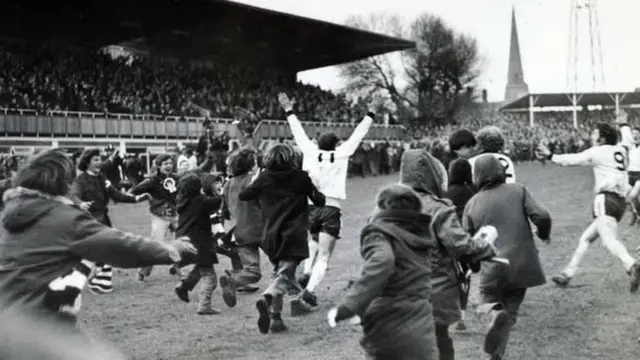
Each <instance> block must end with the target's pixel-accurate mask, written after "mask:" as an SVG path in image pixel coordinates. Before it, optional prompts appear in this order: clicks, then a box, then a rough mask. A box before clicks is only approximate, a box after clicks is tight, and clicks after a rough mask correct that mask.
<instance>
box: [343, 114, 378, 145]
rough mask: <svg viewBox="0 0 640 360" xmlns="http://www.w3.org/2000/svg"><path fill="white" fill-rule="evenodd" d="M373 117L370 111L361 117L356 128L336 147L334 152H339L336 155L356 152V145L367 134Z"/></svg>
mask: <svg viewBox="0 0 640 360" xmlns="http://www.w3.org/2000/svg"><path fill="white" fill-rule="evenodd" d="M374 117H375V115H374V114H373V113H372V112H368V113H367V115H365V117H364V119H362V121H360V123H359V124H358V126H356V128H355V129H354V130H353V133H352V134H351V136H350V137H349V139H347V141H345V142H344V143H343V144H342V145H340V146H338V148H337V149H336V153H338V154H339V155H338V156H340V155H346V156H351V155H353V153H354V152H356V150H357V149H358V145H360V143H361V142H362V140H363V139H364V137H365V136H367V133H368V132H369V129H370V128H371V125H373V119H374Z"/></svg>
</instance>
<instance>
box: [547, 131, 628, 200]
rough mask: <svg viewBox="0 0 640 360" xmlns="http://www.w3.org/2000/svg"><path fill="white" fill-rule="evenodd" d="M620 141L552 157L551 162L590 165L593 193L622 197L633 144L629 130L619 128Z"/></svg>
mask: <svg viewBox="0 0 640 360" xmlns="http://www.w3.org/2000/svg"><path fill="white" fill-rule="evenodd" d="M620 132H621V134H622V141H621V142H620V143H618V144H616V145H598V146H594V147H591V148H589V149H587V150H585V151H583V152H580V153H577V154H564V155H553V157H552V158H551V161H553V162H554V163H556V164H558V165H565V166H566V165H591V166H593V177H594V181H595V186H594V191H595V193H596V194H598V193H601V192H612V193H616V194H618V195H620V196H622V197H624V196H625V195H626V193H627V192H628V190H629V189H630V186H629V174H628V173H627V170H628V166H629V147H630V145H631V144H632V142H633V139H632V137H631V129H630V128H629V127H628V126H623V127H621V128H620Z"/></svg>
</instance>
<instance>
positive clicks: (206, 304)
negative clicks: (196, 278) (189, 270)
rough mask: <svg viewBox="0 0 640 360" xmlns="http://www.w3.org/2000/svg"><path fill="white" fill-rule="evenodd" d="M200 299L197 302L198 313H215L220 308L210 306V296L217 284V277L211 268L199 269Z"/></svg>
mask: <svg viewBox="0 0 640 360" xmlns="http://www.w3.org/2000/svg"><path fill="white" fill-rule="evenodd" d="M200 275H201V278H200V301H199V303H198V311H197V312H198V315H216V314H219V313H220V310H218V309H216V308H214V307H212V306H211V296H212V295H213V291H214V290H215V289H216V287H217V286H218V279H217V278H216V274H215V272H214V271H213V269H208V268H201V269H200Z"/></svg>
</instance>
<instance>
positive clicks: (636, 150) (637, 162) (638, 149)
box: [627, 144, 640, 171]
mask: <svg viewBox="0 0 640 360" xmlns="http://www.w3.org/2000/svg"><path fill="white" fill-rule="evenodd" d="M627 170H629V171H640V145H638V144H633V145H631V148H630V149H629V168H628V169H627Z"/></svg>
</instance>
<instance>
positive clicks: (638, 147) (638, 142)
mask: <svg viewBox="0 0 640 360" xmlns="http://www.w3.org/2000/svg"><path fill="white" fill-rule="evenodd" d="M631 135H633V145H631V148H630V149H629V167H628V168H627V170H628V171H629V185H631V186H634V185H635V184H636V183H637V182H638V181H639V180H640V129H638V128H633V130H631ZM628 199H629V205H631V210H632V211H633V213H632V214H631V222H630V224H629V225H635V224H636V222H637V221H638V211H640V206H639V205H640V204H639V203H638V197H637V195H636V196H629V197H628Z"/></svg>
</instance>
